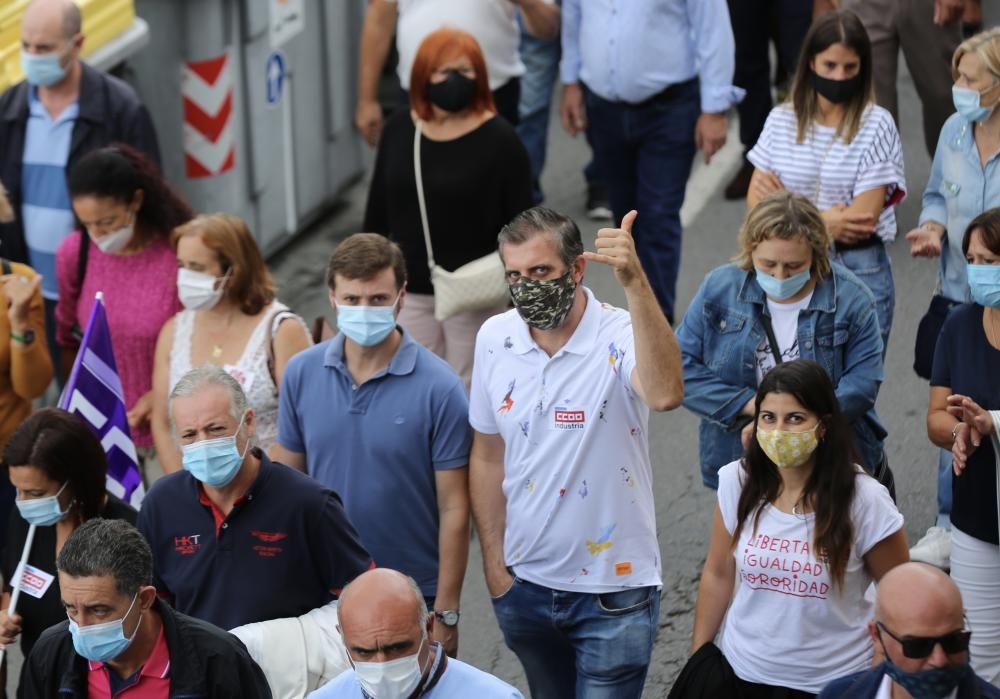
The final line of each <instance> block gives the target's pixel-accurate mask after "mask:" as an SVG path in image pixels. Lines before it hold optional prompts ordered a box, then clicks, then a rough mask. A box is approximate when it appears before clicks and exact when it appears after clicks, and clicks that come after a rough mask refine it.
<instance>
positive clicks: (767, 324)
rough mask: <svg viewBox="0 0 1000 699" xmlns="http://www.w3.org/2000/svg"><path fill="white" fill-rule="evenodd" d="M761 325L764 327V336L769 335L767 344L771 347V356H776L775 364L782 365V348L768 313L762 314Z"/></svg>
mask: <svg viewBox="0 0 1000 699" xmlns="http://www.w3.org/2000/svg"><path fill="white" fill-rule="evenodd" d="M760 324H761V325H763V326H764V334H765V335H767V343H768V344H769V345H771V354H773V355H774V364H775V366H777V365H778V364H781V363H782V359H781V348H780V347H778V339H777V338H776V337H775V336H774V326H772V325H771V316H769V315H768V314H767V313H761V314H760Z"/></svg>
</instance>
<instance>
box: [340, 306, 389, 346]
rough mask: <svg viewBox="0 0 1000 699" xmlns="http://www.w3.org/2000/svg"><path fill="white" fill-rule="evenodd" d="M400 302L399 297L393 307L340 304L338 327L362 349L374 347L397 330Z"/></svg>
mask: <svg viewBox="0 0 1000 699" xmlns="http://www.w3.org/2000/svg"><path fill="white" fill-rule="evenodd" d="M400 293H402V292H400ZM398 301H399V295H397V296H396V300H395V301H393V302H392V305H391V306H344V305H341V304H339V303H338V304H337V327H338V328H340V332H342V333H344V335H345V336H347V337H348V338H350V339H351V340H352V341H354V342H356V343H358V344H359V345H361V346H362V347H374V346H375V345H377V344H378V343H380V342H382V340H384V339H385V338H387V337H389V333H391V332H392V331H393V330H395V329H396V303H397V302H398Z"/></svg>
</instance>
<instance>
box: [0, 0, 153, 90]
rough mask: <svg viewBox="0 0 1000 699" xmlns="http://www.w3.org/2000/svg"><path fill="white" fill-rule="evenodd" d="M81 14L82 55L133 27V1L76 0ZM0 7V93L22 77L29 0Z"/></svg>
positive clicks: (11, 1)
mask: <svg viewBox="0 0 1000 699" xmlns="http://www.w3.org/2000/svg"><path fill="white" fill-rule="evenodd" d="M76 2H77V4H78V5H79V6H80V10H81V11H82V13H83V34H84V36H85V37H86V39H85V41H84V43H83V55H84V57H86V56H89V55H90V54H92V53H93V52H94V51H96V50H97V49H99V48H101V47H102V46H104V45H105V44H106V43H108V42H109V41H111V40H112V39H114V38H115V37H116V36H118V35H119V34H121V33H122V32H123V31H125V30H126V29H128V28H129V27H130V26H132V22H133V21H134V20H135V5H134V4H133V0H76ZM2 4H3V7H0V92H2V91H3V90H6V89H7V88H8V87H10V86H11V85H14V84H16V83H18V82H20V81H21V80H22V79H23V78H24V73H23V72H22V71H21V15H23V14H24V8H25V7H27V6H28V0H5V1H4V2H3V3H2Z"/></svg>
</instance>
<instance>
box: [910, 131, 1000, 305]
mask: <svg viewBox="0 0 1000 699" xmlns="http://www.w3.org/2000/svg"><path fill="white" fill-rule="evenodd" d="M997 155H998V154H996V153H994V154H993V155H992V156H991V157H990V159H989V160H988V161H986V167H983V166H982V165H981V164H980V160H979V149H978V148H977V147H976V139H975V138H974V137H973V132H972V125H971V124H969V122H967V121H966V120H965V119H963V118H962V117H961V116H959V115H958V114H952V115H951V116H950V117H948V121H946V122H944V126H943V127H941V136H940V138H938V145H937V150H936V151H935V152H934V163H933V164H932V165H931V176H930V179H929V180H927V189H925V190H924V197H923V207H922V209H921V211H920V223H921V224H923V223H925V222H927V221H935V222H937V223H940V224H941V225H942V226H944V227H945V228H946V229H947V240H946V241H945V244H944V245H942V250H941V267H940V272H939V274H938V293H940V294H942V295H943V296H946V297H947V298H949V299H951V300H952V301H958V302H959V303H963V302H968V301H971V300H972V299H971V297H970V296H969V282H968V279H967V278H966V276H965V255H964V254H963V253H962V236H963V235H965V229H966V228H967V227H968V225H969V221H971V220H972V219H974V218H975V217H976V216H978V215H979V214H981V213H983V212H984V211H986V210H987V209H992V208H993V207H996V206H1000V172H997V162H998V161H1000V158H998V157H997Z"/></svg>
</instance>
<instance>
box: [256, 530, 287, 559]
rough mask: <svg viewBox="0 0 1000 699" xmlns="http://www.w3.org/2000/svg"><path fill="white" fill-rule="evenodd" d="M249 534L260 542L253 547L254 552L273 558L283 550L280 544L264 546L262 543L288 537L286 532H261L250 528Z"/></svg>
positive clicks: (270, 542)
mask: <svg viewBox="0 0 1000 699" xmlns="http://www.w3.org/2000/svg"><path fill="white" fill-rule="evenodd" d="M250 535H251V536H253V537H254V538H256V539H258V540H259V541H261V542H262V543H261V544H258V545H255V546H254V547H253V550H254V553H256V554H257V555H258V556H260V557H261V558H274V557H275V556H277V555H278V554H280V553H282V552H283V551H284V550H285V549H284V548H283V547H281V546H265V545H264V544H275V543H277V542H279V541H281V540H283V539H287V538H288V534H286V533H284V532H262V531H256V530H251V531H250Z"/></svg>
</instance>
